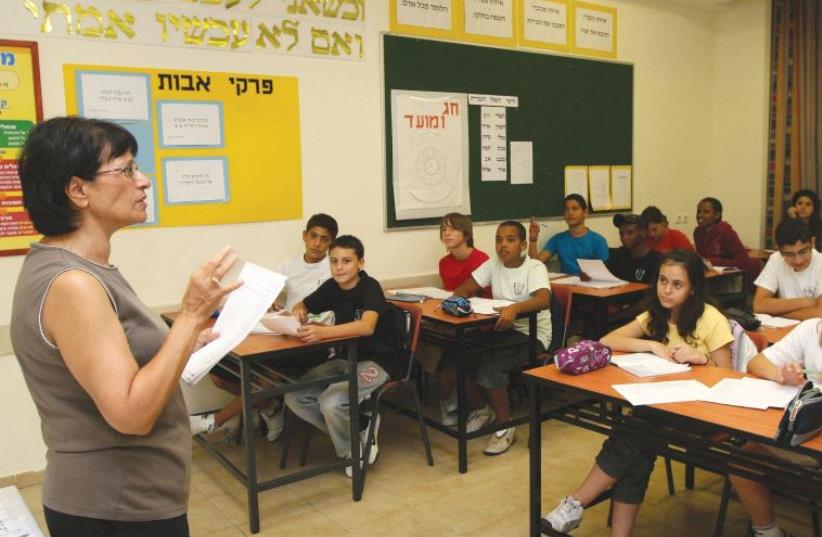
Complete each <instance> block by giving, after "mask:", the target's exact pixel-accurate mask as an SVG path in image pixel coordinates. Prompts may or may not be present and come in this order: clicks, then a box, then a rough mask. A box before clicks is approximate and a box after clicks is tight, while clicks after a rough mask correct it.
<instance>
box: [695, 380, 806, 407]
mask: <svg viewBox="0 0 822 537" xmlns="http://www.w3.org/2000/svg"><path fill="white" fill-rule="evenodd" d="M798 390H799V386H785V385H782V384H779V383H777V382H773V381H770V380H765V379H756V378H751V377H745V378H741V379H722V380H721V381H719V382H717V383H716V384H714V385H713V386H712V387H711V389H710V390H709V391H708V393H706V394H705V395H704V396H703V397H702V398H701V400H702V401H707V402H709V403H719V404H722V405H733V406H741V407H746V408H757V409H759V410H765V409H767V408H768V407H775V408H785V407H786V406H787V405H788V403H789V402H790V401H791V399H793V398H794V396H795V395H796V392H797V391H798Z"/></svg>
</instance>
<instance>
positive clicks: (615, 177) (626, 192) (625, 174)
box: [611, 166, 631, 209]
mask: <svg viewBox="0 0 822 537" xmlns="http://www.w3.org/2000/svg"><path fill="white" fill-rule="evenodd" d="M611 208H612V209H630V208H631V167H630V166H611Z"/></svg>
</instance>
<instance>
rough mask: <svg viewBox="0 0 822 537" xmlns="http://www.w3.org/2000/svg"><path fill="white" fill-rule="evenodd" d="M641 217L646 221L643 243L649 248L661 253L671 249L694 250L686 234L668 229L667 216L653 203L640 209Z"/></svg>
mask: <svg viewBox="0 0 822 537" xmlns="http://www.w3.org/2000/svg"><path fill="white" fill-rule="evenodd" d="M642 218H644V219H645V221H646V222H647V223H648V230H647V233H646V234H645V244H647V245H648V248H650V249H651V250H655V251H657V252H659V253H661V254H663V255H664V254H667V253H668V252H670V251H671V250H690V251H691V252H693V251H694V245H693V244H691V241H689V240H688V236H687V235H685V234H684V233H682V232H681V231H679V230H678V229H668V218H667V217H666V216H665V215H664V214H662V211H660V210H659V209H658V208H657V207H654V206H653V205H649V206H648V207H646V208H645V210H644V211H642Z"/></svg>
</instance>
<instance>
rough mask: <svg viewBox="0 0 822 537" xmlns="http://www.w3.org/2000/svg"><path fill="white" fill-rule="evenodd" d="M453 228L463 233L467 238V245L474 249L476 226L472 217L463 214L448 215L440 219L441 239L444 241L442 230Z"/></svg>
mask: <svg viewBox="0 0 822 537" xmlns="http://www.w3.org/2000/svg"><path fill="white" fill-rule="evenodd" d="M445 226H451V227H452V228H454V229H456V230H457V231H461V232H462V234H463V236H464V237H465V244H467V245H468V246H469V247H471V248H473V247H474V225H473V224H472V223H471V217H470V216H468V215H467V214H462V213H448V214H446V215H445V216H443V217H442V219H440V239H442V228H444V227H445Z"/></svg>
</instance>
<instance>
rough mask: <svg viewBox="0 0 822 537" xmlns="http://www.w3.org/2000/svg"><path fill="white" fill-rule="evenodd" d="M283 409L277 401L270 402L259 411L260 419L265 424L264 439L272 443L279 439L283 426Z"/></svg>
mask: <svg viewBox="0 0 822 537" xmlns="http://www.w3.org/2000/svg"><path fill="white" fill-rule="evenodd" d="M284 409H285V407H284V406H283V405H282V404H280V402H279V401H276V400H275V401H272V403H271V404H270V405H268V406H267V407H265V408H262V409H260V418H261V419H262V420H263V422H265V427H266V433H265V439H266V440H268V441H269V442H274V441H275V440H277V439H278V438H279V437H280V434H282V432H283V425H284V424H285V412H284Z"/></svg>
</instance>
